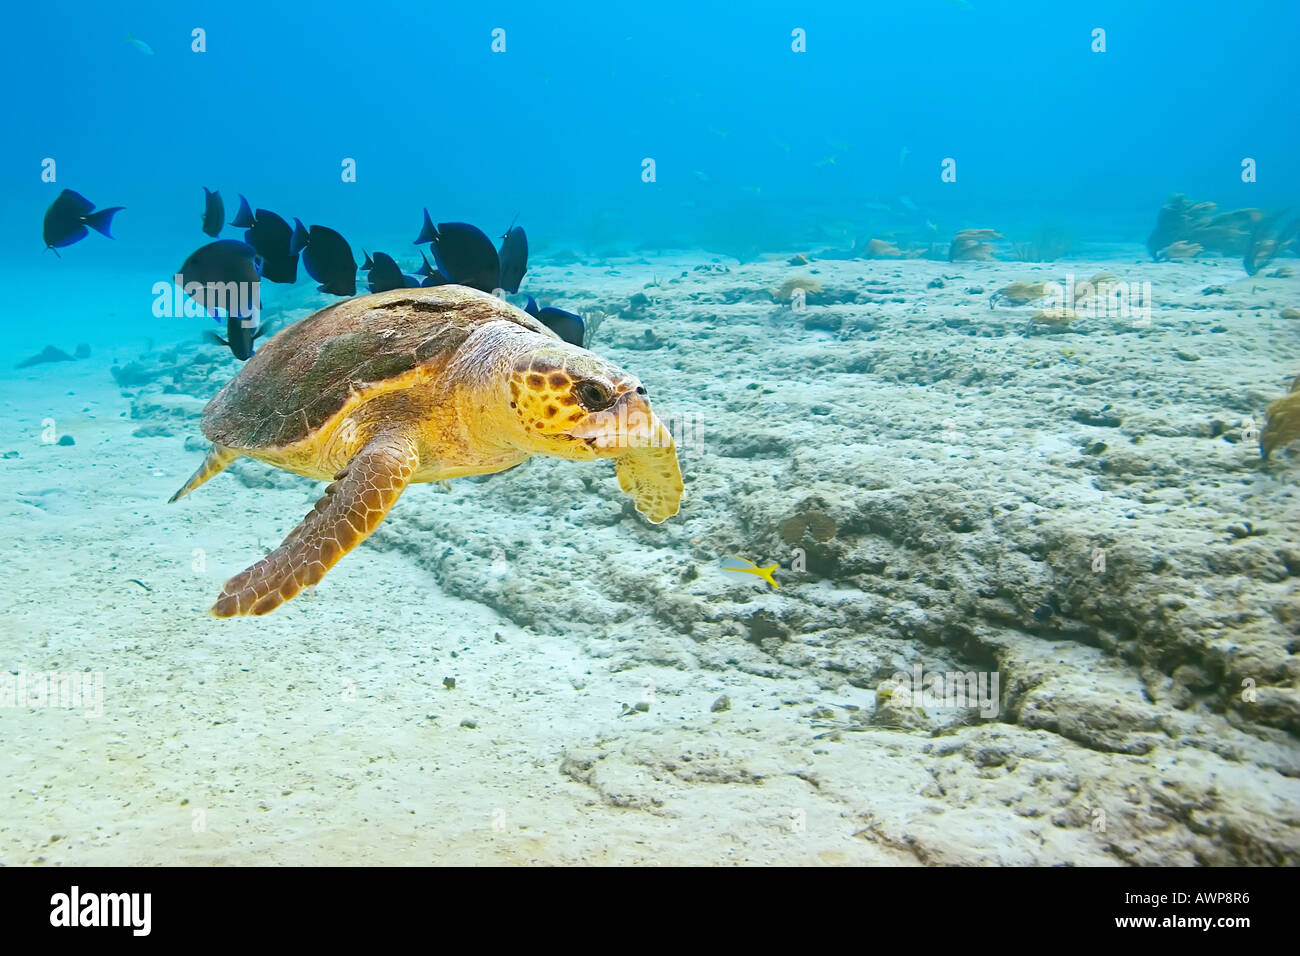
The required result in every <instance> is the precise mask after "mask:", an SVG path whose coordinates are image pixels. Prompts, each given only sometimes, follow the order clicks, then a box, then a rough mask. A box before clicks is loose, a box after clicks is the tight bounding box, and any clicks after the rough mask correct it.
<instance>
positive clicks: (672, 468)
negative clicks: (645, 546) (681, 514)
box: [614, 415, 682, 524]
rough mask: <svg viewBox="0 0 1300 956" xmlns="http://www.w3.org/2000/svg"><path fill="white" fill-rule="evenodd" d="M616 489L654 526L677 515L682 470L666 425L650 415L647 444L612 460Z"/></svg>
mask: <svg viewBox="0 0 1300 956" xmlns="http://www.w3.org/2000/svg"><path fill="white" fill-rule="evenodd" d="M614 470H615V472H616V473H617V475H618V486H619V487H620V488H622V489H623V490H624V491H625V492H627V493H628V494H629V495H631V497H632V503H633V504H635V505H636V510H637V511H639V512H640V513H641V514H643V515H644V516H645V517H646V518H647V519H648V520H649V521H651V522H653V523H654V524H660V523H661V522H664V521H667V520H668V519H669V518H671V517H672V516H673V515H675V514H677V512H678V510H679V509H680V507H681V501H682V469H681V466H680V465H678V463H677V448H676V446H674V445H673V436H672V433H671V432H669V431H668V428H667V426H665V425H664V423H663V422H661V421H660V420H659V418H658V417H657V416H654V415H652V418H651V425H650V440H649V444H647V445H644V446H640V447H637V448H632V449H630V450H628V451H627V452H625V453H624V454H622V455H620V456H619V457H618V458H616V459H615V460H614Z"/></svg>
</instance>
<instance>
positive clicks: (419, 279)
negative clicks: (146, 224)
mask: <svg viewBox="0 0 1300 956" xmlns="http://www.w3.org/2000/svg"><path fill="white" fill-rule="evenodd" d="M133 43H135V44H138V45H139V46H141V47H144V44H142V43H140V41H134V40H133ZM142 52H150V53H151V52H152V51H151V50H148V49H147V47H145V48H144V49H143V50H142ZM124 208H125V207H123V206H112V207H109V208H107V209H99V210H96V209H95V204H94V203H92V202H90V200H88V199H86V198H85V197H84V196H82V195H81V194H80V193H77V192H74V191H73V190H71V189H65V190H63V192H61V193H60V194H59V196H58V198H56V199H55V200H54V202H53V203H51V204H50V207H49V208H48V209H47V210H46V211H45V220H44V226H43V236H44V240H45V246H46V248H47V249H50V250H52V251H53V252H54V253H55V255H58V254H59V252H58V250H59V249H62V248H64V247H66V246H70V245H73V244H74V243H77V242H80V241H81V240H82V239H84V238H85V237H86V236H88V235H89V234H90V231H91V230H92V229H93V230H94V231H96V232H99V233H101V234H102V235H104V236H106V237H108V238H109V239H112V238H113V236H112V233H111V232H110V227H111V226H112V222H113V217H114V216H115V215H116V214H117V213H119V212H121V211H122V209H124ZM423 212H424V220H423V224H422V226H421V228H420V232H419V234H418V235H417V236H416V238H415V245H417V246H423V245H426V244H427V245H428V246H429V249H430V251H432V253H433V262H432V263H431V262H430V261H429V258H428V257H427V256H426V255H425V254H424V250H423V249H421V250H420V261H421V265H420V267H419V268H418V269H417V270H416V271H415V272H414V273H406V272H403V271H402V268H401V266H400V265H399V264H398V262H397V260H396V259H395V258H393V256H391V255H389V254H388V253H386V252H375V253H373V254H371V253H368V252H366V251H365V250H364V249H362V250H361V252H362V258H363V262H362V264H361V266H360V269H361V271H362V272H365V273H366V286H367V289H368V291H369V292H371V293H377V292H388V291H391V290H393V289H403V288H407V289H413V288H420V287H424V288H430V287H433V286H440V285H463V286H468V287H469V288H471V289H477V290H479V291H480V292H487V293H490V294H495V293H502V294H508V295H515V294H517V293H518V292H519V287H520V285H521V284H522V282H523V279H524V276H525V275H526V274H527V272H528V236H527V234H526V233H525V232H524V229H523V227H522V226H519V225H516V224H515V223H514V222H512V223H511V224H510V227H509V228H508V229H507V230H506V231H505V233H504V234H503V235H502V236H501V245H500V247H497V246H495V245H494V244H493V242H492V240H491V239H490V238H489V237H488V235H487V234H486V233H484V232H483V231H482V230H481V229H479V228H478V227H476V226H473V225H471V224H469V223H467V222H441V223H437V224H436V225H435V224H434V222H433V219H432V218H431V217H430V215H429V210H428V209H425V210H424V211H423ZM225 216H226V206H225V202H224V200H223V199H222V198H221V193H220V192H219V191H218V190H215V189H209V188H208V187H206V186H204V187H203V210H202V212H201V213H200V214H199V221H200V224H201V227H202V231H203V233H204V235H206V236H209V237H211V238H212V239H213V240H214V241H212V242H209V243H208V244H206V245H204V246H200V247H199V248H198V249H196V250H194V251H193V252H192V253H190V255H189V256H188V257H186V259H185V262H184V263H183V264H182V265H181V268H180V270H179V271H178V272H177V273H176V274H175V281H176V282H177V283H178V284H179V287H180V289H181V290H182V293H178V294H184V295H186V296H189V297H190V298H191V299H192V300H193V301H194V303H195V304H196V305H197V306H198V308H199V309H200V310H201V312H202V314H204V315H208V316H209V317H211V318H213V319H215V320H217V321H218V322H219V321H221V320H222V318H223V317H224V318H225V320H226V325H227V327H226V337H225V338H222V337H221V336H219V335H217V334H215V333H207V334H206V335H205V337H206V338H208V339H209V341H214V342H219V343H220V344H222V345H224V346H227V347H229V348H230V351H231V353H232V354H233V355H234V356H235V357H236V358H237V359H239V360H241V361H247V360H248V359H249V358H251V357H252V355H253V344H254V342H255V341H256V339H258V338H259V337H260V336H261V335H263V334H264V333H265V329H263V328H259V326H258V313H259V312H260V293H259V292H258V289H257V287H258V286H260V284H261V282H262V281H263V280H265V281H267V282H271V283H277V284H284V285H292V284H293V283H295V282H297V281H298V263H299V260H300V259H301V261H302V266H303V268H304V269H305V270H306V272H307V274H308V275H309V276H311V278H312V279H313V280H315V282H316V283H317V286H316V288H317V289H318V291H320V292H324V293H326V294H328V295H336V296H339V297H341V298H348V297H351V296H354V295H356V294H357V270H358V265H357V260H356V257H355V256H354V255H353V252H352V246H351V245H350V244H349V243H348V241H347V240H346V239H345V238H344V237H343V236H342V234H341V233H339V232H338V231H337V230H335V229H331V228H330V227H329V226H324V225H320V224H313V225H311V226H307V225H304V224H303V222H302V220H301V219H297V218H295V219H294V220H293V225H292V226H290V225H289V221H288V220H286V219H285V218H284V217H283V216H281V215H279V214H278V213H275V212H272V211H271V210H269V209H263V208H257V209H254V207H253V206H252V204H251V203H250V202H249V201H248V199H247V198H246V197H245V196H243V195H242V194H240V195H239V206H238V209H237V210H236V212H235V216H234V218H233V219H231V221H230V223H229V225H231V226H232V227H234V228H236V229H242V230H244V238H243V241H240V240H237V239H222V238H220V237H221V232H222V230H223V228H224V227H225V225H226V223H225ZM230 290H235V293H236V294H234V295H231V294H230ZM178 301H179V300H178ZM167 311H168V312H169V313H172V312H175V313H176V314H179V313H180V312H181V311H182V310H180V309H174V310H173V309H172V307H171V306H170V305H168V306H167ZM525 311H527V312H528V314H529V315H531V316H533V317H534V318H535V319H537V320H538V321H540V322H542V323H543V324H545V325H546V326H548V327H549V328H550V329H551V330H552V331H553V332H555V333H556V334H557V335H559V336H560V338H562V339H563V340H564V341H566V342H569V343H571V344H574V345H579V346H581V345H582V344H583V342H584V339H585V337H586V326H585V324H584V322H583V319H582V316H580V315H577V314H576V313H573V312H566V311H565V310H563V309H558V308H555V307H553V306H545V307H540V306H538V304H537V302H536V300H535V299H533V297H532V296H529V297H528V302H527V305H526V306H525Z"/></svg>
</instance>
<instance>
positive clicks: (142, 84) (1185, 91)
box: [0, 0, 1300, 345]
mask: <svg viewBox="0 0 1300 956" xmlns="http://www.w3.org/2000/svg"><path fill="white" fill-rule="evenodd" d="M11 18H12V19H11V23H12V26H11V28H10V29H9V30H7V31H6V33H5V36H4V38H3V41H0V42H3V44H4V48H5V58H4V66H3V69H4V70H5V72H6V73H7V74H8V76H9V78H10V84H11V87H12V88H14V89H18V88H23V87H26V85H27V84H29V83H34V84H35V88H34V90H33V93H32V95H26V96H18V97H14V98H12V99H11V101H10V102H9V103H8V104H7V106H6V113H7V114H8V115H7V122H6V126H7V129H8V137H7V138H8V143H9V145H8V148H7V149H5V150H4V153H3V156H2V157H0V163H2V164H3V166H2V167H0V176H3V182H4V183H5V189H4V201H5V208H6V210H8V212H7V217H6V218H8V219H9V220H10V222H11V227H10V228H9V229H6V230H5V234H4V235H3V237H0V242H3V251H4V262H5V263H6V268H8V269H13V270H15V271H18V272H19V273H20V274H21V275H22V277H23V278H22V281H21V282H19V283H16V286H17V288H16V289H15V291H14V293H13V294H14V295H17V296H20V297H21V298H20V299H19V301H18V303H15V305H17V306H19V311H21V307H23V306H28V307H34V306H35V303H36V302H37V301H40V299H39V294H40V293H37V295H38V298H36V299H32V298H28V296H31V295H32V294H33V293H34V292H36V290H46V289H48V287H49V284H50V283H52V282H62V281H67V280H68V279H69V272H71V271H72V270H70V269H65V268H60V267H61V266H63V265H64V264H63V263H61V262H59V261H57V260H55V258H54V257H53V256H52V255H50V254H49V253H48V252H44V251H43V249H42V246H41V244H40V243H39V242H38V241H33V240H32V238H31V237H32V236H35V235H36V229H37V224H38V222H39V218H40V214H41V212H42V211H43V210H44V208H45V207H46V206H47V205H48V204H49V202H50V201H51V200H52V199H53V196H54V194H56V193H57V192H58V189H59V188H62V187H67V188H73V189H76V190H77V191H78V192H80V193H82V194H83V195H85V196H87V197H88V198H89V199H91V201H93V202H96V203H97V204H98V205H100V206H110V205H121V206H125V207H127V209H128V212H127V213H126V214H124V215H122V216H120V217H119V218H118V220H117V223H116V230H115V235H117V237H118V241H117V242H115V243H108V244H106V243H101V242H97V241H96V242H94V243H92V244H91V245H90V246H89V247H88V248H85V249H77V250H74V252H73V253H72V254H71V255H72V258H73V263H74V264H75V270H76V273H75V274H76V275H77V276H78V277H79V280H80V281H91V279H92V277H93V281H94V282H95V283H96V287H97V288H98V289H99V290H100V292H99V295H100V296H101V297H102V298H105V297H106V298H107V299H108V302H107V304H109V305H111V306H112V308H111V309H110V310H109V311H110V312H112V313H113V314H114V315H115V321H114V322H113V323H105V322H104V321H103V316H102V313H101V314H100V315H98V316H86V315H80V316H79V315H76V314H73V313H69V314H67V315H65V316H63V317H62V319H61V321H63V322H67V323H69V324H70V325H71V326H72V327H73V328H74V329H76V330H77V331H78V334H81V335H83V337H87V338H90V339H93V338H99V339H100V340H101V341H105V342H107V341H112V340H113V338H112V337H113V336H114V335H119V334H123V333H125V332H126V331H127V330H128V329H129V330H131V333H132V334H134V333H136V332H140V333H143V334H147V335H150V336H152V337H154V338H155V339H157V338H161V337H163V336H165V335H166V334H167V332H166V331H164V329H165V328H166V327H165V326H164V327H163V328H159V327H158V324H157V323H156V322H154V321H152V316H140V317H139V318H138V319H137V316H139V313H138V310H133V308H132V303H133V301H135V300H134V298H133V297H132V295H133V293H132V292H131V291H130V290H129V289H128V288H126V280H127V277H128V276H132V277H135V278H134V283H133V284H134V285H135V286H136V287H138V286H139V285H140V284H141V283H144V284H145V285H151V283H152V280H153V277H155V276H157V275H161V276H163V277H167V276H169V274H170V271H169V270H170V269H171V268H172V267H174V266H178V265H179V264H180V262H181V261H182V260H183V259H184V258H185V256H186V255H188V253H189V252H190V251H192V247H193V246H194V245H195V243H194V241H193V240H194V239H195V238H196V230H195V224H196V223H197V221H198V216H199V214H200V212H201V211H202V193H201V191H200V189H199V187H200V186H207V187H209V188H212V189H220V190H221V191H222V194H223V196H224V197H225V198H226V202H227V208H228V209H229V210H230V214H231V215H232V216H233V211H234V209H235V206H236V202H237V200H236V191H238V192H239V193H242V194H244V195H246V196H248V197H249V199H250V202H252V204H253V205H254V207H256V206H266V207H267V208H270V209H274V210H278V211H279V212H280V213H281V215H284V216H286V217H288V216H298V217H299V218H301V219H302V220H303V221H304V222H306V223H309V224H310V223H313V222H322V223H328V224H330V225H332V226H333V227H334V228H336V229H338V230H339V231H340V232H342V233H343V235H344V236H346V237H348V238H349V240H350V242H351V243H352V245H353V246H354V247H355V246H358V245H362V246H366V247H367V248H369V247H373V246H376V245H381V246H383V247H384V248H389V249H390V251H391V252H394V253H397V252H402V253H407V254H412V253H414V249H413V248H412V247H411V246H410V244H409V243H410V240H411V239H413V238H414V236H415V234H416V232H417V231H418V227H419V214H420V208H421V207H422V206H429V207H430V209H431V213H432V214H433V218H434V221H435V222H437V221H467V222H472V223H476V224H478V225H480V226H481V227H482V228H484V229H485V230H486V231H488V232H489V233H490V234H493V235H497V234H499V233H501V232H504V231H505V229H506V227H507V226H508V224H509V223H510V222H511V221H512V219H514V218H515V217H516V216H518V217H519V221H520V222H521V223H523V224H524V225H525V226H526V227H528V229H529V235H530V238H531V239H532V243H533V246H534V248H535V249H538V250H539V251H544V250H546V249H547V248H548V247H550V248H552V249H556V250H558V249H566V248H574V249H580V250H583V251H589V252H593V253H605V254H611V253H627V252H631V251H635V250H659V249H665V248H705V249H709V250H712V251H718V252H729V253H733V254H740V255H745V256H748V257H753V256H755V255H757V254H758V253H760V252H764V251H769V250H771V249H773V248H775V247H778V246H779V247H784V246H787V245H799V244H800V243H803V242H807V241H809V240H812V241H818V242H821V243H824V244H826V245H836V246H841V247H844V248H846V249H847V248H848V247H849V246H850V244H851V243H852V242H853V241H854V240H855V239H858V238H860V237H861V236H862V235H863V234H865V233H866V232H869V231H870V230H871V229H873V228H876V229H884V228H888V229H890V230H895V231H898V232H900V233H901V234H903V235H909V236H912V237H914V238H916V239H918V240H920V239H928V238H930V235H929V233H930V230H929V229H928V228H927V225H926V223H927V222H929V223H932V224H933V225H934V226H935V227H937V230H936V231H937V234H938V235H939V237H940V238H943V239H946V238H948V237H949V236H951V234H952V233H953V232H954V231H955V230H956V229H958V228H962V227H965V226H968V225H972V224H975V225H981V224H983V221H984V219H986V218H989V217H992V219H990V221H993V220H996V222H995V225H996V227H998V228H1000V229H1001V230H1002V231H1003V232H1004V233H1007V234H1008V235H1017V234H1018V235H1021V236H1023V237H1025V238H1026V239H1029V238H1032V236H1033V235H1034V234H1036V233H1037V232H1039V231H1041V230H1044V229H1055V230H1064V231H1066V232H1067V233H1068V234H1069V235H1070V236H1071V237H1072V238H1073V239H1074V240H1075V241H1077V242H1088V241H1123V240H1128V241H1134V242H1136V241H1141V240H1142V239H1143V238H1144V237H1145V234H1146V232H1147V231H1148V230H1149V228H1150V223H1151V219H1152V215H1153V209H1154V207H1155V206H1156V205H1158V203H1159V202H1160V201H1163V199H1164V198H1165V197H1166V195H1167V194H1168V193H1169V192H1171V191H1177V192H1183V193H1186V194H1188V195H1190V196H1192V197H1194V198H1208V199H1211V200H1213V201H1215V202H1217V203H1219V204H1220V205H1221V206H1223V207H1224V208H1236V207H1242V206H1261V207H1268V206H1281V205H1285V204H1286V202H1287V201H1288V200H1289V199H1291V198H1293V193H1294V183H1295V182H1296V180H1297V177H1300V150H1298V149H1297V137H1298V136H1300V131H1298V130H1297V124H1295V123H1294V122H1291V121H1289V117H1290V116H1291V115H1292V114H1293V113H1294V107H1295V92H1296V76H1295V70H1294V66H1293V64H1292V62H1291V61H1292V59H1293V57H1292V52H1293V51H1292V49H1291V42H1292V38H1293V37H1294V36H1295V32H1296V29H1297V28H1298V27H1300V10H1297V8H1296V7H1295V5H1294V4H1288V3H1285V2H1280V0H1279V2H1264V3H1260V4H1255V5H1252V6H1251V7H1250V13H1249V15H1246V14H1245V13H1237V12H1233V11H1226V10H1225V9H1224V7H1223V5H1222V4H1220V3H1216V2H1213V0H1202V2H1185V3H1178V4H1176V5H1174V4H1168V3H1152V2H1144V3H1125V2H1118V0H1116V2H1112V3H1106V2H1091V3H1061V4H1049V5H1035V4H1027V3H1023V2H1014V0H1004V2H999V0H987V2H977V0H970V2H969V3H967V2H965V0H917V2H912V3H894V4H885V3H855V4H851V3H818V4H810V5H807V6H804V7H801V8H799V9H798V10H795V9H792V8H790V7H789V6H788V5H786V4H769V3H755V4H752V5H747V6H746V8H745V10H744V11H743V13H741V12H739V11H737V10H735V9H734V8H731V7H729V6H728V5H725V4H688V3H672V2H669V3H665V4H656V5H655V6H654V7H653V9H646V10H641V9H629V10H627V11H626V12H624V13H619V12H618V11H615V10H610V9H606V8H600V7H595V6H593V7H590V8H587V7H584V6H583V5H582V4H574V3H567V4H561V5H558V6H556V7H538V6H536V5H534V4H525V3H520V4H510V3H504V4H499V5H496V6H494V7H492V8H490V9H480V8H476V7H474V6H472V5H471V6H456V5H451V6H439V7H437V8H429V9H427V10H421V9H420V8H418V7H411V6H409V5H405V6H404V5H401V4H392V5H385V4H376V5H373V6H370V7H367V8H365V9H364V10H358V9H356V8H353V7H348V6H344V5H339V6H332V5H331V4H329V3H322V4H316V5H313V6H312V7H310V8H304V7H300V6H298V5H293V4H289V5H285V6H282V7H267V6H266V5H264V4H259V3H253V2H248V3H244V2H238V0H236V2H227V3H221V4H217V5H213V6H211V7H198V6H191V5H186V4H149V3H124V4H121V5H118V6H115V7H111V8H110V7H105V6H103V5H99V4H91V3H69V2H58V3H50V4H42V5H39V6H22V7H19V8H17V9H15V10H14V11H12V13H11ZM1098 27H1100V28H1103V29H1105V30H1106V31H1107V33H1106V37H1107V42H1106V50H1105V52H1104V53H1094V52H1092V50H1091V45H1092V37H1091V31H1092V30H1093V29H1095V28H1098ZM196 28H197V29H202V30H205V31H206V52H204V53H195V52H192V50H191V46H192V43H193V40H192V36H191V34H192V31H193V30H194V29H196ZM796 28H797V29H802V30H804V31H806V37H807V39H806V52H804V53H794V52H792V49H791V46H792V43H793V42H794V41H793V40H792V37H791V33H792V30H794V29H796ZM494 29H505V30H506V35H505V52H504V53H494V52H493V51H492V43H493V35H492V30H494ZM128 35H131V36H134V37H138V38H140V39H142V40H143V41H144V42H145V43H147V44H148V46H149V48H150V49H151V50H152V53H151V54H144V53H142V52H141V51H140V50H139V49H138V48H136V47H135V46H133V45H131V44H130V43H128V42H127V36H128ZM1080 37H1083V38H1084V39H1083V40H1080ZM904 151H906V152H904ZM1246 156H1249V157H1252V158H1254V159H1255V160H1256V161H1257V162H1258V164H1259V168H1260V170H1261V174H1260V175H1259V178H1258V181H1257V182H1254V183H1249V184H1247V183H1243V182H1242V181H1241V177H1240V176H1239V172H1240V162H1241V159H1242V158H1243V157H1246ZM46 157H50V158H53V159H55V160H56V161H57V163H58V167H57V173H58V180H57V184H54V183H48V182H43V181H42V178H41V173H42V167H41V162H42V160H43V159H45V158H46ZM647 157H649V158H652V159H654V160H655V164H656V181H655V182H654V183H646V182H643V180H642V175H641V174H642V165H641V164H642V160H643V159H644V158H647ZM948 157H951V158H954V159H956V160H957V181H956V182H954V183H947V182H942V181H941V180H940V163H941V161H942V160H943V159H944V158H948ZM344 158H352V159H354V160H355V161H356V169H357V175H356V181H355V182H343V181H342V178H341V175H340V164H341V162H342V161H343V159H344ZM196 194H197V195H198V197H199V198H198V199H196V198H195V196H196ZM904 199H906V200H907V201H908V202H907V204H904V201H903V200H904ZM976 220H979V222H978V223H977V222H976ZM20 222H27V223H29V224H31V226H32V228H30V229H26V230H24V229H22V228H19V227H18V226H19V223H20ZM92 250H93V251H92ZM140 294H141V293H139V292H138V291H136V292H134V296H139V295H140ZM119 309H120V311H119ZM16 325H17V328H14V329H11V331H10V339H9V341H10V342H11V343H15V344H17V342H18V341H21V342H23V343H24V345H27V344H32V343H35V342H36V341H37V340H38V339H40V335H39V334H36V333H34V332H32V333H29V330H30V329H31V325H30V324H29V323H16ZM109 325H111V329H110V328H108V327H107V326H109ZM174 332H175V334H176V335H177V336H178V337H179V336H180V335H181V334H182V332H181V330H179V329H177V330H174ZM40 344H43V342H42V343H40Z"/></svg>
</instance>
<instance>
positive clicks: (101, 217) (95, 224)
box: [84, 206, 126, 239]
mask: <svg viewBox="0 0 1300 956" xmlns="http://www.w3.org/2000/svg"><path fill="white" fill-rule="evenodd" d="M125 208H126V207H125V206H113V207H112V208H110V209H100V210H97V211H95V212H92V213H91V214H90V215H88V216H87V217H86V218H85V220H84V222H85V223H86V225H87V226H89V227H90V228H91V229H94V230H95V231H96V232H97V233H99V234H100V235H102V236H108V238H110V239H112V238H113V234H112V233H111V232H109V231H108V230H109V228H110V227H111V226H112V225H113V217H114V216H116V215H117V214H118V213H119V212H121V211H122V210H123V209H125Z"/></svg>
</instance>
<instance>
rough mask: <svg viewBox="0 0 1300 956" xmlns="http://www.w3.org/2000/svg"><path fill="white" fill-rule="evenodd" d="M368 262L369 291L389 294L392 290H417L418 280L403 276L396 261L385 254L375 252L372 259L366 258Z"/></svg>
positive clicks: (413, 277)
mask: <svg viewBox="0 0 1300 956" xmlns="http://www.w3.org/2000/svg"><path fill="white" fill-rule="evenodd" d="M366 259H367V260H369V262H370V291H371V292H389V291H391V290H392V289H418V288H419V287H420V280H419V279H417V278H416V277H415V276H408V275H403V274H402V270H401V268H400V267H399V266H398V265H397V262H396V260H394V259H393V257H392V256H390V255H388V254H387V253H385V252H376V253H375V254H374V257H373V258H372V257H370V256H367V257H366Z"/></svg>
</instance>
